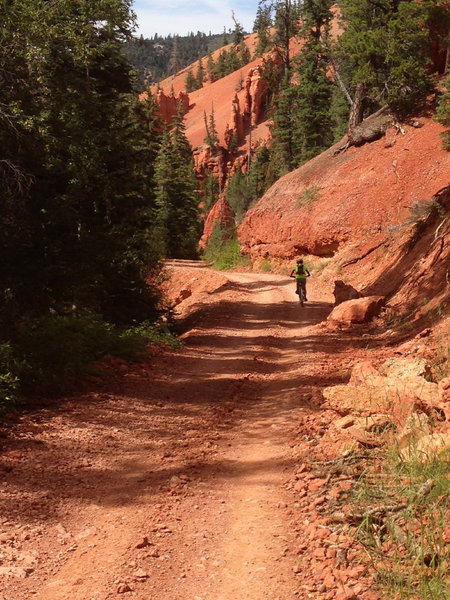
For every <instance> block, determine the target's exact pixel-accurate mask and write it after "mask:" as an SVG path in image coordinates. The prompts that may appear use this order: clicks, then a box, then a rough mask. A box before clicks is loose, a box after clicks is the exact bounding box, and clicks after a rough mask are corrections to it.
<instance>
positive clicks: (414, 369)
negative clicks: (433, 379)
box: [380, 357, 431, 378]
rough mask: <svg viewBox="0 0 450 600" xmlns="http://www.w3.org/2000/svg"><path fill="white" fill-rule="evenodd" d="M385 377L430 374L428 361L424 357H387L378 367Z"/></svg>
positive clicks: (423, 375)
mask: <svg viewBox="0 0 450 600" xmlns="http://www.w3.org/2000/svg"><path fill="white" fill-rule="evenodd" d="M380 372H381V374H382V375H386V377H393V378H395V377H401V378H404V377H426V376H428V375H430V374H431V369H430V366H429V364H428V362H427V361H426V360H425V359H424V358H397V357H394V358H389V359H388V360H386V361H385V362H384V363H383V364H382V365H381V367H380Z"/></svg>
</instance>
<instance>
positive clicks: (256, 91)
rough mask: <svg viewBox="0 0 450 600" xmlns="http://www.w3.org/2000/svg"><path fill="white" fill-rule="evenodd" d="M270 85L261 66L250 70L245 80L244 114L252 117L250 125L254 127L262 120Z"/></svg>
mask: <svg viewBox="0 0 450 600" xmlns="http://www.w3.org/2000/svg"><path fill="white" fill-rule="evenodd" d="M267 89H268V84H267V81H266V79H265V78H264V77H263V69H262V66H261V65H258V66H257V67H254V68H253V69H250V71H249V72H248V74H247V77H246V79H245V105H244V113H245V114H248V115H250V123H251V124H252V126H253V127H254V126H255V125H257V124H258V123H259V121H260V119H261V114H262V107H263V103H264V100H265V96H266V92H267Z"/></svg>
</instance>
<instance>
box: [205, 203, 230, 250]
mask: <svg viewBox="0 0 450 600" xmlns="http://www.w3.org/2000/svg"><path fill="white" fill-rule="evenodd" d="M217 225H220V226H221V228H222V229H227V228H229V227H232V226H234V213H233V210H232V208H231V206H230V205H229V204H228V202H227V199H226V197H225V195H222V197H221V198H220V199H219V200H218V201H217V202H216V203H215V205H214V206H213V207H212V209H211V210H210V211H209V213H208V216H207V218H206V221H205V226H204V229H203V235H202V238H201V240H200V243H199V246H200V248H205V246H206V244H207V243H208V241H209V239H210V238H211V236H212V234H213V231H214V229H215V227H216V226H217Z"/></svg>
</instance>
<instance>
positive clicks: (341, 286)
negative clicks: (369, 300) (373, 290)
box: [333, 279, 361, 306]
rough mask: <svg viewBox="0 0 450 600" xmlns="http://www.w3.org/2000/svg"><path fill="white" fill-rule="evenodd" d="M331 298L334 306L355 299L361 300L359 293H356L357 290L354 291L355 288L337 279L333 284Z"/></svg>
mask: <svg viewBox="0 0 450 600" xmlns="http://www.w3.org/2000/svg"><path fill="white" fill-rule="evenodd" d="M333 296H334V304H335V306H337V305H338V304H341V303H342V302H345V301H346V300H355V299H356V298H361V293H360V292H358V290H355V288H354V287H353V286H351V285H349V284H348V283H345V282H344V281H341V280H340V279H337V280H336V281H335V282H334V290H333Z"/></svg>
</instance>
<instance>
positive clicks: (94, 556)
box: [0, 267, 364, 600]
mask: <svg viewBox="0 0 450 600" xmlns="http://www.w3.org/2000/svg"><path fill="white" fill-rule="evenodd" d="M194 270H195V267H193V271H192V272H194ZM189 273H190V271H189V268H188V267H185V268H184V271H183V273H182V278H183V279H186V276H187V274H188V275H189ZM195 273H196V278H197V279H202V277H203V276H204V275H203V273H202V272H201V271H199V270H198V269H197V270H196V271H195ZM204 273H206V271H205V272H204ZM227 277H228V280H229V281H228V283H226V284H225V285H222V286H221V287H219V288H218V289H216V290H215V291H214V293H212V292H211V291H210V292H209V293H206V294H204V296H203V298H202V304H201V306H200V307H199V310H197V311H194V312H193V313H192V316H191V317H190V318H189V319H188V320H187V323H188V324H190V327H191V328H190V329H189V330H188V331H187V332H186V334H185V336H184V337H185V343H186V346H185V348H183V349H182V350H180V351H172V352H164V353H158V354H156V355H155V356H152V357H151V358H150V359H149V361H148V362H147V363H145V364H141V365H128V364H126V363H122V362H121V361H116V362H115V363H113V364H112V365H111V371H110V375H111V379H110V380H108V381H107V382H106V383H105V384H104V385H103V387H99V388H97V389H96V390H95V391H90V392H88V393H85V394H84V395H83V396H77V397H74V398H69V399H66V400H64V402H62V403H61V405H60V406H53V405H52V406H50V407H48V408H46V409H44V410H40V411H38V412H36V413H33V414H31V415H27V416H24V417H23V418H22V419H21V420H20V421H19V422H18V423H16V424H15V425H14V426H13V427H12V429H11V430H10V431H8V432H7V433H5V437H4V439H3V440H2V455H1V459H0V461H1V462H0V475H1V485H0V491H1V493H2V502H1V513H0V517H1V526H0V560H1V563H0V579H1V580H2V585H1V586H0V589H1V590H2V591H0V598H4V599H5V600H6V599H7V600H25V599H27V600H28V599H29V598H37V599H40V600H69V599H70V600H94V599H95V600H105V599H107V598H115V597H117V595H118V594H119V597H121V596H120V594H123V597H129V598H134V599H137V600H156V599H158V600H266V599H267V600H269V599H270V600H294V599H295V598H307V597H312V598H319V597H320V598H322V597H323V598H330V599H331V598H341V597H342V598H344V597H351V596H347V595H344V596H339V594H340V593H341V592H340V587H339V585H338V584H337V583H336V584H335V585H334V584H332V583H329V584H328V585H325V584H324V583H323V577H322V576H321V575H320V574H319V575H320V576H318V577H317V578H316V580H314V578H313V579H312V576H311V570H310V571H307V569H306V567H305V569H304V570H302V567H301V566H299V558H298V557H299V555H300V554H301V553H304V552H306V548H307V545H306V546H305V544H304V542H305V540H306V537H304V536H306V534H307V532H309V533H310V532H311V524H312V525H313V529H314V528H316V529H317V527H319V528H320V527H324V526H325V525H324V523H325V520H323V519H322V520H321V517H320V515H319V516H318V513H317V510H319V509H318V508H317V507H319V505H320V504H321V503H322V502H323V501H320V502H317V498H318V497H319V499H320V489H319V488H320V486H319V487H317V486H316V489H314V490H313V491H312V492H311V493H310V494H306V492H304V493H303V492H301V493H299V494H298V498H297V497H296V496H295V495H294V494H293V492H292V481H293V480H294V481H295V477H294V476H295V473H296V472H301V470H302V469H301V468H300V470H299V461H300V460H302V453H303V460H304V455H305V454H306V455H307V454H308V453H309V452H313V451H314V448H315V447H316V446H317V444H318V440H319V438H320V436H321V435H322V433H323V429H324V427H325V426H326V423H327V422H328V421H327V419H330V418H331V417H330V416H329V415H328V416H327V415H326V414H325V413H324V412H323V411H321V410H320V408H319V406H320V393H319V392H320V388H321V387H322V386H324V385H330V384H332V383H333V382H336V381H339V378H340V377H341V371H342V368H345V367H346V366H349V365H351V364H352V360H353V353H354V349H353V348H352V346H351V344H349V345H348V347H347V346H346V343H345V342H344V341H343V340H339V339H337V338H335V337H333V336H330V335H329V334H328V333H325V334H324V333H321V330H320V328H318V327H316V325H317V324H318V323H320V322H321V321H322V320H323V319H324V318H326V315H327V314H328V311H329V310H330V305H329V304H327V303H325V302H322V301H320V298H319V297H318V296H317V295H315V294H314V290H312V294H311V297H310V303H308V305H307V306H306V307H304V308H303V309H302V308H300V306H299V305H298V303H297V301H296V299H297V297H296V296H295V294H294V292H293V287H294V286H293V284H292V282H291V281H290V280H288V279H286V278H283V277H281V276H276V275H273V274H254V273H239V274H238V273H233V274H229V275H227ZM336 352H338V353H339V369H337V368H336V361H335V356H336ZM297 478H298V477H297ZM309 483H310V482H309ZM306 484H308V481H306ZM296 489H297V491H298V489H299V488H298V485H297V487H296ZM306 489H307V488H306ZM310 491H311V486H310ZM311 511H312V512H311ZM311 519H312V521H311ZM316 529H314V531H316ZM312 537H314V535H312ZM322 537H323V536H322ZM324 556H325V555H324ZM310 567H311V565H310ZM363 591H364V590H363ZM345 593H346V594H347V592H345ZM2 594H3V596H2ZM361 597H362V596H361Z"/></svg>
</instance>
